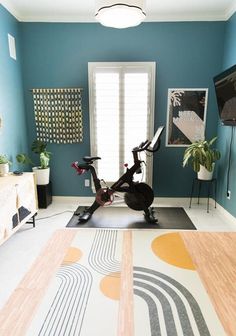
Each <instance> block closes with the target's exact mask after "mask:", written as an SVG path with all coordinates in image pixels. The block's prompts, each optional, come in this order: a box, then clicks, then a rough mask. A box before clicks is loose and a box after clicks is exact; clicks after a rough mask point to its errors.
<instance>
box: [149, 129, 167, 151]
mask: <svg viewBox="0 0 236 336" xmlns="http://www.w3.org/2000/svg"><path fill="white" fill-rule="evenodd" d="M164 128H165V126H159V127H158V129H157V130H156V133H155V135H154V137H153V139H152V141H151V143H150V145H149V146H148V149H150V150H155V147H156V145H157V142H158V140H159V139H160V136H161V134H162V132H163V130H164Z"/></svg>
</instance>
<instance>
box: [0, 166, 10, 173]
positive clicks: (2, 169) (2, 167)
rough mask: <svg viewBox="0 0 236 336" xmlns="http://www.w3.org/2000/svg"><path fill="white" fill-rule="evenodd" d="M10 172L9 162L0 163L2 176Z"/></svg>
mask: <svg viewBox="0 0 236 336" xmlns="http://www.w3.org/2000/svg"><path fill="white" fill-rule="evenodd" d="M8 173H9V164H8V163H0V176H7V175H8Z"/></svg>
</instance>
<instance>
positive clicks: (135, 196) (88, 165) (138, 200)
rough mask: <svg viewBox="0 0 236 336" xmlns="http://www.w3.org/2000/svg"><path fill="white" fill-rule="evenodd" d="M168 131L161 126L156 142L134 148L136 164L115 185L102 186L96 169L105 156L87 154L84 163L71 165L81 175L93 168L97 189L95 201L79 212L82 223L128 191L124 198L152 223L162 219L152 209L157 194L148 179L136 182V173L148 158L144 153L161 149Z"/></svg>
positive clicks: (79, 221)
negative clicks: (164, 131) (163, 138)
mask: <svg viewBox="0 0 236 336" xmlns="http://www.w3.org/2000/svg"><path fill="white" fill-rule="evenodd" d="M163 130H164V126H160V127H159V128H158V129H157V131H156V133H155V135H154V137H153V139H152V141H149V140H146V141H145V142H142V143H141V144H140V145H139V146H138V147H135V148H133V150H132V154H133V161H134V163H133V166H132V167H130V168H128V166H127V165H125V166H126V172H125V173H124V174H123V175H122V176H121V177H120V178H119V179H118V180H117V181H116V182H115V183H113V184H112V186H111V187H108V186H105V187H102V185H101V182H105V181H104V180H100V179H99V178H98V176H97V173H96V170H95V168H94V166H93V163H94V162H95V161H96V160H100V159H101V158H100V157H98V156H85V157H83V161H84V163H78V162H77V161H76V162H73V163H72V164H71V166H72V167H73V168H75V170H76V171H77V174H79V175H81V174H83V173H85V172H88V171H90V173H91V175H92V178H93V183H94V187H95V190H96V196H95V200H94V202H93V204H92V205H91V206H90V207H88V208H86V209H85V210H84V212H83V213H81V214H80V213H76V212H75V214H76V215H78V224H83V223H85V222H87V221H88V220H89V219H90V218H91V216H92V215H93V213H94V212H95V211H96V210H97V209H98V208H99V207H100V206H105V205H111V204H112V203H113V202H114V195H115V193H116V192H122V193H124V201H125V203H126V204H127V206H128V207H129V208H131V209H133V210H138V211H141V210H142V211H144V218H145V220H146V221H147V222H148V223H157V222H158V220H157V219H156V218H155V216H154V211H153V209H152V208H150V206H151V204H152V202H153V200H154V193H153V190H152V188H151V187H150V186H149V185H148V184H146V183H144V182H136V181H134V174H135V173H136V174H140V173H142V163H143V162H144V161H142V160H140V157H139V156H140V155H139V154H140V153H141V152H144V151H146V152H149V153H154V152H157V151H158V150H159V148H160V143H161V141H160V136H161V134H162V132H163Z"/></svg>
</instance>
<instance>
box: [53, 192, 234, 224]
mask: <svg viewBox="0 0 236 336" xmlns="http://www.w3.org/2000/svg"><path fill="white" fill-rule="evenodd" d="M52 199H53V201H56V202H61V203H77V204H78V205H79V204H80V205H91V204H92V203H93V201H94V197H93V196H91V197H84V196H80V197H77V196H53V198H52ZM197 200H198V199H197V197H194V198H193V199H192V204H194V203H197ZM202 202H206V204H207V198H204V197H201V203H202ZM210 204H211V205H215V201H214V200H213V199H212V198H210ZM123 205H124V203H121V204H120V203H119V204H116V206H123ZM153 206H166V207H185V208H188V207H189V197H155V198H154V202H153ZM216 209H217V210H218V211H219V213H221V214H222V215H223V216H224V217H226V218H228V219H229V220H230V221H231V222H233V223H234V224H235V225H236V218H235V217H234V216H233V215H231V214H230V213H229V212H228V211H227V210H225V209H224V208H223V207H222V206H221V205H220V204H219V203H216Z"/></svg>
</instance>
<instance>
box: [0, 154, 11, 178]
mask: <svg viewBox="0 0 236 336" xmlns="http://www.w3.org/2000/svg"><path fill="white" fill-rule="evenodd" d="M10 165H11V161H9V160H8V158H7V156H6V155H4V154H0V176H7V175H8V173H9V166H10Z"/></svg>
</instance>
